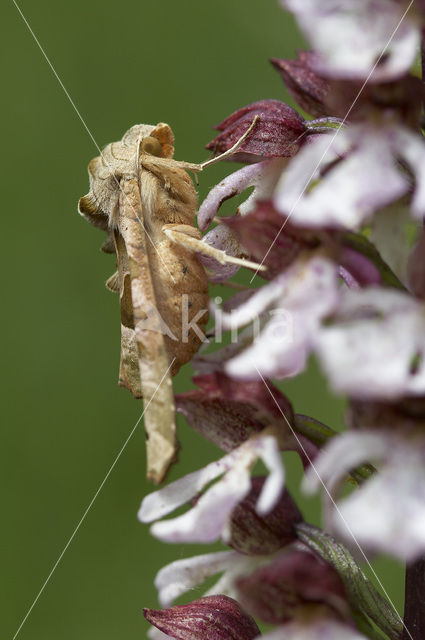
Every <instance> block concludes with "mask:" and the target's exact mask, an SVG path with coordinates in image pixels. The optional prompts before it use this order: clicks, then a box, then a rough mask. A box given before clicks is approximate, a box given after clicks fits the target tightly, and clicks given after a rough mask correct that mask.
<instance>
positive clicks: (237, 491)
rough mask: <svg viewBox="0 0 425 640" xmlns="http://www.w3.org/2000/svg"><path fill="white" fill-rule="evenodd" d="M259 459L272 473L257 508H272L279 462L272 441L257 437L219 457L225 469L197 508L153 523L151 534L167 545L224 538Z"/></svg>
mask: <svg viewBox="0 0 425 640" xmlns="http://www.w3.org/2000/svg"><path fill="white" fill-rule="evenodd" d="M259 458H261V459H263V461H264V462H265V464H266V465H267V466H268V467H269V469H270V472H271V477H270V479H268V481H267V482H266V483H265V485H264V487H263V492H264V491H265V494H264V497H262V496H261V497H260V508H262V509H264V510H270V509H272V508H273V507H274V506H275V504H276V502H277V501H278V499H279V497H280V493H281V491H282V489H283V484H284V471H283V466H282V460H281V457H280V454H279V450H278V448H277V444H276V442H275V438H274V437H273V436H258V437H256V438H253V439H251V440H248V441H246V442H245V443H244V444H242V445H241V446H240V447H238V448H237V449H234V450H233V451H232V452H231V453H229V454H228V455H227V456H225V457H224V458H222V460H221V468H226V469H227V470H228V471H227V473H226V474H225V475H224V476H223V478H221V479H220V480H219V481H218V482H216V483H215V484H213V485H212V487H210V488H209V489H208V490H207V491H206V492H205V493H204V494H203V495H202V496H201V497H200V498H199V500H198V502H197V503H196V505H195V506H194V507H193V508H192V509H190V510H189V511H187V512H186V513H184V514H183V515H182V516H179V517H177V518H173V519H171V520H164V521H162V522H156V523H155V524H154V525H153V526H152V527H151V533H152V535H154V536H155V537H156V538H159V539H160V540H163V541H167V542H213V541H214V540H217V539H219V538H220V537H221V536H222V535H224V536H225V535H226V531H227V529H226V525H227V522H228V519H229V517H230V514H231V513H232V511H233V509H234V508H235V506H236V505H237V504H238V503H239V502H241V500H243V498H244V497H245V496H246V495H247V494H248V492H249V490H250V488H251V481H250V470H251V467H252V465H253V464H254V462H255V461H256V460H258V459H259ZM178 482H179V481H178ZM176 484H177V483H174V485H176ZM172 486H173V485H171V487H172ZM158 493H159V492H158ZM262 495H263V494H262Z"/></svg>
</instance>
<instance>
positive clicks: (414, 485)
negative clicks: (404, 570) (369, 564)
mask: <svg viewBox="0 0 425 640" xmlns="http://www.w3.org/2000/svg"><path fill="white" fill-rule="evenodd" d="M395 446H397V444H396V445H395ZM398 446H399V447H400V452H401V451H403V453H404V454H405V455H404V456H399V459H398V460H397V461H394V460H392V461H389V462H388V463H387V465H386V466H385V467H384V468H383V469H381V470H380V471H379V472H378V473H377V474H375V475H374V476H372V477H371V478H370V479H369V480H367V482H366V483H365V484H364V485H363V486H362V487H361V488H360V489H359V490H358V491H356V492H354V493H352V494H351V495H350V496H349V497H348V498H346V499H345V500H342V501H341V502H340V505H339V510H340V515H339V514H338V513H337V512H335V513H334V517H333V526H334V528H335V530H336V531H338V532H339V533H340V535H342V536H343V537H344V538H345V539H346V540H348V541H349V542H350V539H349V538H350V536H351V535H354V537H355V538H356V539H357V541H358V543H359V544H360V545H361V546H364V547H366V548H367V549H371V550H373V551H380V552H384V553H390V554H392V555H394V556H396V557H398V558H400V559H401V560H403V561H404V562H410V561H413V560H415V559H416V558H418V557H419V556H422V555H423V554H424V552H425V468H424V463H425V460H424V456H423V455H422V456H417V455H416V452H415V451H411V452H407V451H406V449H407V447H405V446H403V443H401V442H400V443H398ZM422 446H423V445H422ZM347 525H348V527H349V528H350V536H348V534H347Z"/></svg>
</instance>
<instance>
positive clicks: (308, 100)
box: [270, 51, 333, 118]
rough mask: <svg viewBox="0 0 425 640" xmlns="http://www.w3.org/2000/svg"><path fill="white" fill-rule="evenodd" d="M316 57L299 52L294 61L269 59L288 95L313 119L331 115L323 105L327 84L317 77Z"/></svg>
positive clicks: (314, 54)
mask: <svg viewBox="0 0 425 640" xmlns="http://www.w3.org/2000/svg"><path fill="white" fill-rule="evenodd" d="M317 60H318V55H317V54H316V53H314V52H313V51H299V52H298V57H297V59H296V60H286V59H279V58H271V59H270V62H271V63H272V65H273V66H274V68H275V69H277V70H278V71H279V73H280V75H281V76H282V78H283V81H284V83H285V85H286V87H287V89H288V91H289V93H290V94H291V95H292V96H293V98H295V100H296V101H297V103H298V104H299V105H300V107H301V108H302V109H304V111H307V113H310V114H311V115H312V116H314V117H315V118H321V117H323V116H329V115H333V114H331V112H330V111H329V109H328V107H327V106H326V104H325V98H326V95H327V93H328V91H329V83H328V81H327V80H325V79H324V78H322V77H320V76H319V75H317V73H316V72H315V70H314V64H315V63H317Z"/></svg>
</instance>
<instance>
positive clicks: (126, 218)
mask: <svg viewBox="0 0 425 640" xmlns="http://www.w3.org/2000/svg"><path fill="white" fill-rule="evenodd" d="M119 209H120V211H119V225H118V226H119V233H116V251H117V259H118V271H119V279H120V283H121V287H120V288H121V292H120V301H121V323H122V333H121V349H122V350H121V367H120V374H121V377H120V382H121V383H122V384H124V385H125V386H128V388H129V389H130V391H131V392H132V393H133V395H137V393H138V392H139V391H140V392H141V394H142V395H143V399H144V421H145V429H146V436H147V444H146V446H147V477H148V479H149V480H153V481H154V482H156V483H159V482H161V481H162V480H163V479H164V477H165V474H166V473H167V470H168V468H169V466H170V465H171V463H172V462H173V461H174V460H175V459H176V457H177V450H178V444H177V439H176V425H175V407H174V394H173V386H172V380H171V367H172V364H173V362H172V361H171V362H170V359H169V356H168V354H167V350H166V347H165V341H164V335H163V332H162V331H161V319H160V317H159V314H158V311H157V304H156V298H155V290H154V285H153V281H152V275H151V271H150V268H149V260H148V252H147V246H146V245H147V241H146V234H145V231H144V227H143V210H142V203H141V198H140V193H139V185H138V182H137V180H134V179H128V180H122V181H121V193H120V207H119ZM136 363H137V364H138V369H139V375H138V376H137V375H136V369H135V367H136ZM136 378H137V380H138V381H140V387H138V382H136ZM139 395H140V394H139Z"/></svg>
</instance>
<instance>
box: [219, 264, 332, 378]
mask: <svg viewBox="0 0 425 640" xmlns="http://www.w3.org/2000/svg"><path fill="white" fill-rule="evenodd" d="M338 295H339V294H338V284H337V276H336V267H335V265H334V264H333V263H331V262H330V261H328V260H326V259H325V258H322V257H320V256H316V257H313V258H311V259H310V260H309V261H305V260H299V261H297V262H295V263H294V264H293V265H292V266H291V267H290V268H289V269H288V270H287V271H285V272H284V273H283V274H282V275H281V276H278V277H277V278H275V279H274V280H273V281H272V282H271V283H270V284H268V285H266V286H264V287H262V288H261V289H260V291H259V293H258V294H255V295H254V296H252V298H250V300H249V301H248V302H247V303H246V304H245V305H242V307H240V308H239V309H237V310H236V311H234V312H233V313H232V314H230V315H229V316H228V318H227V322H228V323H229V324H230V323H232V324H233V323H235V324H236V326H237V325H239V324H241V323H242V321H245V322H246V321H248V320H249V319H250V318H253V317H254V316H255V313H261V310H262V308H263V309H264V308H266V307H267V306H268V305H270V304H271V302H272V301H273V299H276V304H275V308H274V309H272V310H271V312H270V320H269V321H268V323H267V324H266V326H265V328H264V329H263V331H261V333H259V335H258V337H257V338H256V339H255V340H254V342H253V344H252V346H250V347H248V348H247V349H245V351H243V352H241V353H240V354H239V355H237V356H236V357H235V358H232V359H231V360H230V361H229V362H228V363H227V364H226V371H227V373H228V374H229V375H231V376H234V377H236V378H240V379H257V378H259V377H260V373H261V375H263V376H265V377H279V378H284V377H288V376H291V375H295V374H297V373H299V372H300V371H302V369H303V368H304V367H305V363H306V359H307V356H308V354H309V352H310V351H311V349H312V347H313V345H314V343H315V339H316V333H317V330H318V327H319V324H320V321H321V319H322V318H323V317H324V316H326V315H327V314H329V313H330V312H331V311H332V310H333V308H334V307H335V305H336V302H337V300H338Z"/></svg>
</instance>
